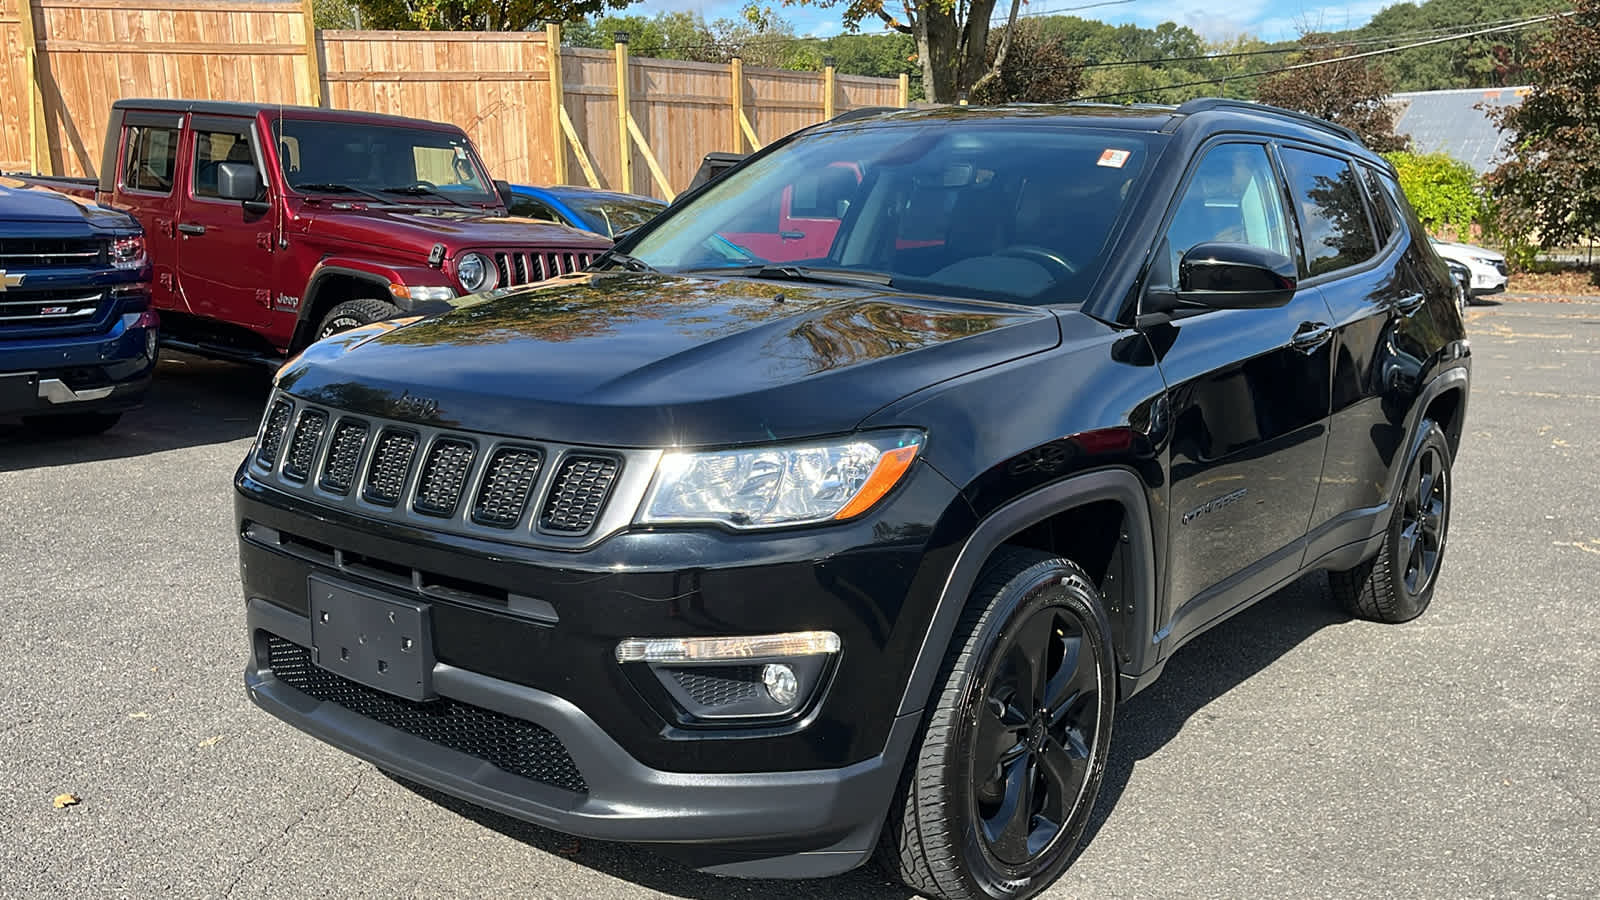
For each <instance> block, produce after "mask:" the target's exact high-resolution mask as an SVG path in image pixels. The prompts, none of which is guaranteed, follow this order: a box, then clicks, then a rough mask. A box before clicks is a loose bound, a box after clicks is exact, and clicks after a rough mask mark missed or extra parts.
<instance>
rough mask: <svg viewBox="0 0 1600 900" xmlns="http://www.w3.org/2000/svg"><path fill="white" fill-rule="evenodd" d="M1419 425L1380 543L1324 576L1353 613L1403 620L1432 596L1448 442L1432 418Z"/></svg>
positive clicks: (1441, 539)
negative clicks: (1358, 559)
mask: <svg viewBox="0 0 1600 900" xmlns="http://www.w3.org/2000/svg"><path fill="white" fill-rule="evenodd" d="M1422 429H1423V437H1422V442H1421V443H1420V444H1419V445H1418V446H1417V449H1416V451H1415V452H1414V453H1413V454H1412V456H1411V459H1410V461H1409V462H1407V463H1406V469H1405V476H1404V477H1403V479H1402V480H1401V482H1400V490H1399V492H1398V494H1399V496H1398V498H1397V499H1396V500H1395V504H1394V512H1393V514H1392V515H1391V516H1390V520H1389V530H1388V532H1387V533H1386V534H1385V536H1384V540H1383V548H1382V549H1381V550H1379V551H1378V554H1377V555H1376V556H1374V557H1373V558H1372V559H1369V560H1367V561H1366V562H1364V563H1362V564H1361V565H1359V566H1356V567H1355V568H1353V569H1348V570H1346V571H1343V572H1332V573H1330V574H1329V576H1328V583H1329V585H1330V587H1331V588H1332V590H1333V596H1334V597H1335V598H1336V599H1338V601H1339V603H1340V605H1342V606H1343V607H1344V608H1345V610H1346V611H1348V612H1349V613H1350V614H1351V615H1353V616H1357V617H1359V618H1362V619H1371V620H1372V621H1374V622H1408V621H1410V620H1412V619H1415V618H1416V617H1417V616H1420V615H1422V613H1423V611H1424V610H1426V609H1427V608H1428V604H1429V603H1430V602H1431V601H1432V600H1433V588H1434V585H1435V583H1437V582H1438V580H1439V567H1440V565H1441V564H1442V563H1443V562H1444V550H1445V545H1446V538H1447V537H1448V535H1449V530H1450V494H1451V490H1450V487H1451V485H1450V481H1451V479H1450V466H1451V459H1450V443H1449V442H1448V441H1446V440H1445V436H1444V431H1442V430H1441V429H1440V428H1439V426H1438V425H1437V424H1436V423H1434V422H1433V421H1432V420H1428V419H1424V420H1423V422H1422Z"/></svg>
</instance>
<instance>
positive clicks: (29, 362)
mask: <svg viewBox="0 0 1600 900" xmlns="http://www.w3.org/2000/svg"><path fill="white" fill-rule="evenodd" d="M155 332H156V329H155V328H154V327H128V326H127V325H125V324H124V323H123V322H121V321H118V322H116V323H115V324H113V326H112V328H111V331H110V332H108V333H105V334H93V335H81V336H73V337H52V338H34V339H29V340H10V341H4V342H0V375H17V374H25V375H27V376H28V378H29V382H30V385H31V386H30V389H29V391H28V392H27V394H28V396H27V397H26V398H24V399H23V400H22V401H21V402H12V403H8V404H5V405H3V406H0V416H19V415H20V416H34V415H52V414H68V413H87V412H121V411H123V410H127V409H132V408H134V407H136V406H138V405H139V403H140V402H142V401H143V399H144V394H145V392H146V391H147V390H148V389H149V387H150V381H151V378H152V375H153V373H154V372H155V367H156V358H157V352H156V351H155V349H154V348H155V341H154V340H153V339H152V336H153V335H154V334H155Z"/></svg>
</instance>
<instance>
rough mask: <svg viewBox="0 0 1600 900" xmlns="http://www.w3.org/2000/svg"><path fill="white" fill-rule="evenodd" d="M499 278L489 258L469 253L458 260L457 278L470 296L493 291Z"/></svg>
mask: <svg viewBox="0 0 1600 900" xmlns="http://www.w3.org/2000/svg"><path fill="white" fill-rule="evenodd" d="M498 277H499V273H497V272H495V270H494V265H493V264H492V263H490V262H489V257H487V256H484V255H483V254H482V253H468V254H465V255H463V256H462V257H461V258H460V259H458V260H456V278H457V280H459V281H460V282H461V286H462V287H463V288H465V289H466V291H467V293H469V294H476V293H477V292H479V291H487V290H492V289H493V288H494V285H495V281H497V280H498Z"/></svg>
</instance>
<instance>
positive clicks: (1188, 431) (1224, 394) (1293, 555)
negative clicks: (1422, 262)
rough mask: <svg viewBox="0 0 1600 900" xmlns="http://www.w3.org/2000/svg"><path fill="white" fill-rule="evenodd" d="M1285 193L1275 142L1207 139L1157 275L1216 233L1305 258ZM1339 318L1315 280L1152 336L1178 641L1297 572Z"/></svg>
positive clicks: (1171, 619) (1170, 601)
mask: <svg viewBox="0 0 1600 900" xmlns="http://www.w3.org/2000/svg"><path fill="white" fill-rule="evenodd" d="M1282 201H1283V194H1282V189H1281V183H1280V182H1279V180H1278V177H1277V174H1276V172H1275V169H1274V167H1273V164H1272V160H1271V157H1270V155H1269V152H1268V150H1267V148H1266V147H1265V146H1264V145H1261V144H1254V143H1225V144H1218V145H1214V146H1212V147H1210V148H1208V149H1207V150H1205V151H1204V152H1203V154H1202V156H1201V158H1200V160H1199V162H1198V163H1197V164H1196V165H1195V167H1194V170H1193V171H1192V172H1191V174H1190V176H1189V180H1188V183H1187V185H1186V187H1185V188H1184V191H1183V194H1182V197H1181V199H1180V201H1179V203H1178V205H1177V208H1176V209H1175V211H1174V213H1173V217H1172V221H1171V223H1170V224H1169V225H1168V227H1167V232H1166V237H1165V240H1164V241H1163V245H1162V247H1161V248H1159V250H1158V252H1160V253H1161V254H1162V255H1161V256H1160V257H1159V258H1158V262H1157V265H1156V266H1155V267H1153V272H1152V282H1155V281H1157V280H1159V279H1162V278H1166V277H1170V276H1168V274H1167V273H1171V272H1176V271H1177V261H1178V260H1179V259H1180V258H1181V257H1182V255H1183V252H1184V251H1185V250H1187V249H1188V248H1190V247H1192V246H1194V245H1195V244H1199V243H1205V242H1209V241H1227V242H1233V243H1246V244H1252V245H1255V246H1260V247H1264V248H1266V249H1269V250H1272V251H1274V252H1277V253H1281V254H1283V255H1285V256H1289V257H1291V258H1294V257H1295V256H1296V253H1295V248H1294V238H1293V235H1294V231H1293V229H1292V227H1291V225H1290V220H1289V219H1288V216H1287V215H1286V212H1285V209H1284V205H1283V202H1282ZM1167 283H1168V284H1170V283H1171V282H1170V281H1169V282H1167ZM1330 318H1331V316H1330V314H1329V312H1328V307H1327V305H1326V304H1325V303H1324V302H1323V299H1322V296H1321V294H1320V292H1319V291H1318V290H1317V289H1315V288H1309V289H1302V290H1300V291H1298V292H1297V293H1296V294H1295V296H1294V298H1293V299H1292V300H1290V302H1289V303H1288V304H1287V305H1286V306H1283V307H1279V308H1276V309H1233V310H1211V311H1207V312H1202V313H1199V314H1194V315H1189V316H1187V317H1182V318H1178V319H1176V320H1174V321H1173V322H1171V323H1170V324H1166V325H1159V326H1156V327H1154V328H1151V329H1150V330H1149V331H1148V337H1149V339H1150V341H1151V343H1152V344H1153V345H1154V346H1155V347H1156V348H1157V351H1158V353H1157V357H1158V359H1159V360H1160V365H1161V371H1162V374H1163V375H1164V376H1165V378H1166V381H1167V386H1168V392H1169V401H1170V403H1171V415H1172V442H1171V446H1170V450H1169V452H1170V465H1171V468H1170V472H1171V485H1170V494H1169V496H1170V504H1169V508H1168V515H1169V527H1168V537H1169V541H1170V545H1171V552H1169V553H1168V554H1167V557H1166V558H1167V559H1168V560H1170V564H1169V566H1168V571H1167V603H1166V610H1167V614H1168V615H1167V618H1166V620H1165V623H1166V624H1165V627H1166V628H1167V629H1170V633H1171V635H1172V636H1173V637H1176V638H1180V639H1181V638H1182V636H1183V635H1184V634H1186V633H1189V632H1191V631H1193V630H1194V629H1196V628H1199V627H1201V626H1203V625H1205V624H1206V623H1207V622H1209V621H1210V620H1212V619H1213V618H1215V617H1216V616H1218V615H1221V614H1223V613H1225V612H1227V611H1228V610H1229V609H1231V608H1232V607H1234V606H1235V605H1237V604H1238V603H1240V602H1243V601H1245V600H1248V599H1250V597H1252V596H1254V595H1256V594H1257V593H1259V592H1260V591H1261V590H1265V589H1267V588H1269V587H1271V586H1272V585H1274V584H1276V583H1277V582H1278V581H1281V580H1282V579H1283V578H1285V577H1287V576H1289V575H1292V574H1293V573H1294V572H1295V570H1296V569H1297V568H1298V567H1299V564H1300V550H1301V548H1302V542H1301V539H1302V538H1303V537H1304V536H1305V533H1306V523H1307V521H1308V520H1309V518H1310V516H1311V509H1312V505H1313V503H1314V501H1315V499H1316V490H1317V481H1318V478H1319V476H1320V474H1321V471H1322V457H1323V452H1324V449H1325V448H1326V445H1327V425H1328V400H1329V378H1330V358H1331V356H1330V346H1331V340H1330V339H1331V337H1332V332H1331V329H1330V328H1329V321H1330Z"/></svg>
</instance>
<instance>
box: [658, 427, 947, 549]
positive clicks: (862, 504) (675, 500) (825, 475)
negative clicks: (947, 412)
mask: <svg viewBox="0 0 1600 900" xmlns="http://www.w3.org/2000/svg"><path fill="white" fill-rule="evenodd" d="M921 448H922V434H921V433H920V432H916V431H879V432H870V433H867V434H861V435H856V436H853V437H849V438H840V439H838V440H834V441H819V442H815V443H806V444H792V445H786V446H765V447H749V448H742V449H737V450H714V451H710V452H705V453H668V454H666V455H665V456H663V457H662V458H661V464H660V466H659V467H658V468H657V469H656V477H655V481H654V482H653V483H652V484H651V485H650V492H649V493H648V494H647V495H646V496H645V500H644V505H643V507H642V512H641V513H640V515H639V521H640V522H647V523H658V524H659V523H669V522H670V523H681V522H719V523H722V524H725V525H730V526H732V527H734V528H771V527H776V526H780V525H804V524H809V523H814V522H826V521H829V520H842V519H849V518H853V517H854V516H857V515H860V514H861V513H863V512H866V511H867V510H868V509H869V508H871V507H872V505H873V504H875V503H877V502H878V501H879V500H880V499H882V498H883V496H884V495H885V494H887V493H889V491H890V490H891V489H892V488H893V487H894V486H895V485H896V484H897V483H899V481H900V479H901V477H903V476H904V475H905V473H906V472H907V471H908V470H909V469H910V468H911V463H912V462H913V461H914V460H916V458H917V453H918V452H919V451H920V450H921Z"/></svg>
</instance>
